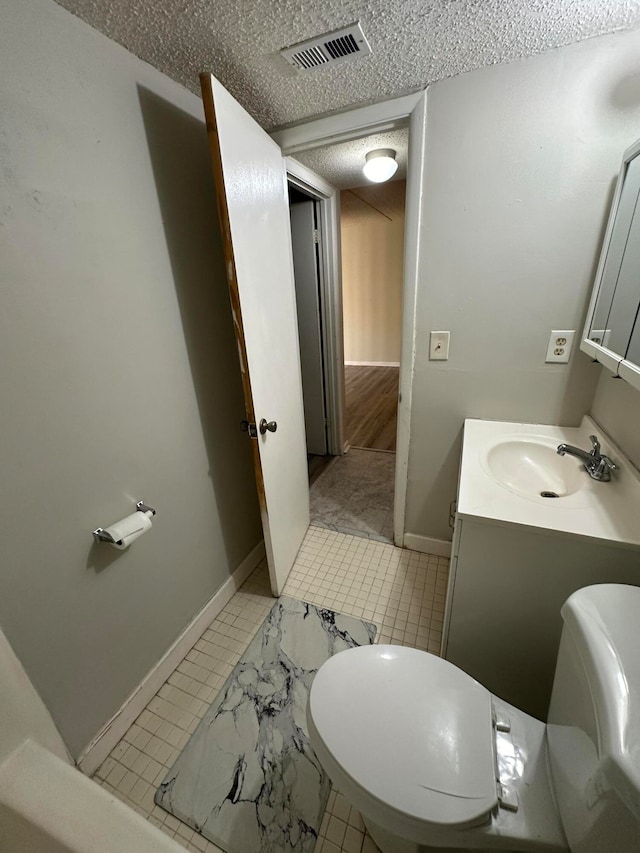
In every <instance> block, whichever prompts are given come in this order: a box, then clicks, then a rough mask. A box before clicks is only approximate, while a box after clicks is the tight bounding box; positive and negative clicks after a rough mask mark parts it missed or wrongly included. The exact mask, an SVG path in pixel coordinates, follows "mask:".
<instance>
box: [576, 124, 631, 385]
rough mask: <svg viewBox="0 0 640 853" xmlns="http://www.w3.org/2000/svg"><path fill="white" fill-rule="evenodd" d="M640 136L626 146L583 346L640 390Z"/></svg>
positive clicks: (597, 359) (583, 348) (593, 356)
mask: <svg viewBox="0 0 640 853" xmlns="http://www.w3.org/2000/svg"><path fill="white" fill-rule="evenodd" d="M639 309H640V141H638V142H636V144H635V145H632V146H631V148H629V149H627V151H625V153H624V156H623V158H622V167H621V169H620V174H619V176H618V182H617V184H616V190H615V194H614V197H613V204H612V205H611V213H610V215H609V222H608V224H607V230H606V233H605V238H604V243H603V246H602V253H601V255H600V261H599V263H598V269H597V272H596V280H595V283H594V287H593V294H592V297H591V304H590V306H589V312H588V314H587V323H586V326H585V331H584V335H583V340H582V343H581V345H580V348H581V349H582V350H583V352H586V353H587V354H588V355H590V356H591V357H592V358H594V359H596V361H599V362H600V363H601V364H603V365H604V366H605V367H607V368H608V369H609V370H611V371H612V373H614V374H616V375H618V376H620V377H622V378H623V379H626V380H627V382H630V383H631V384H632V385H634V386H635V387H636V388H638V389H639V390H640V321H638V312H639Z"/></svg>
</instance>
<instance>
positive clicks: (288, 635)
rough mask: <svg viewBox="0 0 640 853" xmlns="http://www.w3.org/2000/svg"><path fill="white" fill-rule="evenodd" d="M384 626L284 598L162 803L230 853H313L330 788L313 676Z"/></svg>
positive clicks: (169, 781) (167, 784) (163, 790)
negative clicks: (315, 725)
mask: <svg viewBox="0 0 640 853" xmlns="http://www.w3.org/2000/svg"><path fill="white" fill-rule="evenodd" d="M375 633H376V627H375V625H372V624H371V623H368V622H363V621H362V620H360V619H356V618H354V617H352V616H342V615H341V614H339V613H335V612H334V611H332V610H322V609H320V608H317V607H314V605H312V604H307V603H305V602H303V601H298V600H297V599H293V598H288V597H287V596H284V595H283V596H281V597H280V598H279V599H278V600H277V602H276V603H275V604H274V606H273V607H272V609H271V611H270V613H269V615H268V616H267V618H266V619H265V621H264V623H263V624H262V627H261V629H260V630H259V631H258V633H257V634H256V636H255V637H254V638H253V640H252V641H251V643H250V644H249V646H248V647H247V650H246V651H245V653H244V654H243V656H242V658H241V660H240V661H239V663H238V664H237V665H236V666H235V667H234V669H233V672H232V673H231V675H230V676H229V678H228V679H227V681H226V682H225V684H224V686H223V687H222V690H221V691H220V693H219V694H218V696H217V697H216V699H215V700H214V702H213V704H212V705H211V707H210V708H209V710H208V711H207V713H206V714H205V716H204V718H203V719H202V721H201V722H200V725H199V726H198V728H197V729H196V730H195V732H194V733H193V735H192V736H191V739H190V740H189V742H188V743H187V745H186V746H185V748H184V749H183V751H182V752H181V754H180V755H179V756H178V759H177V761H176V763H175V764H174V765H173V767H172V768H171V770H170V771H169V773H168V775H167V777H166V778H165V780H164V781H163V783H162V784H161V785H160V787H159V788H158V791H157V793H156V798H155V799H156V803H157V804H158V805H159V806H161V807H162V808H163V809H165V810H166V811H168V812H170V813H171V814H173V815H174V816H175V817H177V818H178V819H179V820H181V821H183V822H184V823H186V824H188V825H189V826H190V827H192V828H193V829H195V830H196V831H197V832H199V833H200V834H201V835H203V836H204V837H205V838H208V839H209V840H210V841H213V842H214V844H217V845H218V846H219V847H222V848H223V850H226V851H228V853H290V851H291V853H292V851H294V850H295V851H302V852H303V853H311V851H313V849H314V847H315V843H316V840H317V837H318V833H319V830H320V822H321V821H322V816H323V814H324V810H325V807H326V804H327V798H328V797H329V791H330V782H329V778H328V776H327V774H326V773H325V771H324V770H323V768H322V767H321V765H320V762H319V761H318V759H317V758H316V756H315V754H314V752H313V750H312V749H311V745H310V743H309V737H308V733H307V722H306V707H307V698H308V695H309V688H310V687H311V682H312V680H313V677H314V675H315V673H316V671H317V670H318V668H319V667H320V666H321V664H323V663H324V661H325V660H327V659H328V658H329V657H330V656H331V655H334V654H336V653H337V652H340V651H343V650H344V649H348V648H351V647H353V646H361V645H365V644H367V643H372V642H373V639H374V637H375Z"/></svg>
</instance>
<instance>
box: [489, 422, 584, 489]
mask: <svg viewBox="0 0 640 853" xmlns="http://www.w3.org/2000/svg"><path fill="white" fill-rule="evenodd" d="M556 447H557V443H556V442H550V441H548V440H545V439H544V438H543V437H538V436H532V437H530V438H523V437H522V436H513V437H505V438H503V439H502V440H501V441H499V442H498V443H497V444H494V445H493V447H491V448H490V449H489V451H488V452H487V455H486V460H485V462H486V468H487V472H488V473H489V475H490V476H491V477H492V478H493V479H494V480H495V482H496V483H498V484H499V485H501V486H504V488H506V489H509V490H510V491H512V492H516V494H519V495H523V496H524V497H542V498H550V499H552V498H564V497H567V495H572V494H574V493H575V492H577V491H578V490H579V489H580V488H581V487H583V486H584V485H585V484H586V480H587V479H588V474H587V472H586V471H585V470H584V466H583V465H582V463H581V462H580V461H579V460H578V459H575V458H574V457H570V456H559V455H558V454H557V453H556Z"/></svg>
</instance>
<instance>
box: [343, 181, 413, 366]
mask: <svg viewBox="0 0 640 853" xmlns="http://www.w3.org/2000/svg"><path fill="white" fill-rule="evenodd" d="M405 189H406V182H405V181H392V182H391V183H388V184H380V185H373V186H372V185H369V186H366V187H358V188H357V190H354V191H353V192H352V191H351V190H343V191H342V192H341V193H340V231H341V243H342V297H343V326H344V358H345V361H346V362H351V361H355V362H358V361H364V362H381V363H399V362H400V349H401V344H402V273H403V253H404V203H405ZM354 192H355V193H356V195H354Z"/></svg>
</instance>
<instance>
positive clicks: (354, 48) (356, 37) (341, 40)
mask: <svg viewBox="0 0 640 853" xmlns="http://www.w3.org/2000/svg"><path fill="white" fill-rule="evenodd" d="M369 53H371V48H370V47H369V42H368V41H367V39H366V38H365V35H364V33H363V32H362V27H361V26H360V23H359V22H356V23H355V24H351V25H350V26H348V27H344V28H343V29H340V30H334V31H333V32H331V33H324V35H321V36H316V37H315V38H312V39H307V41H302V42H300V43H299V44H294V45H292V46H291V47H287V48H285V49H284V50H281V51H280V54H281V56H282V57H283V58H284V59H285V60H286V61H287V62H288V63H289V65H293V66H294V68H304V69H310V68H319V67H320V66H322V65H328V64H329V63H331V64H332V65H333V64H335V63H336V62H343V61H344V60H345V59H351V58H352V57H354V56H366V55H367V54H369Z"/></svg>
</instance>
